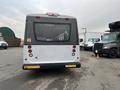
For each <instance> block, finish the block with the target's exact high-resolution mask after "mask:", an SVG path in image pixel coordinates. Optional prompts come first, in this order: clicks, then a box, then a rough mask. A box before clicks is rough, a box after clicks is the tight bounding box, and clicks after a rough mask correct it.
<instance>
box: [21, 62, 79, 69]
mask: <svg viewBox="0 0 120 90" xmlns="http://www.w3.org/2000/svg"><path fill="white" fill-rule="evenodd" d="M80 67H81V64H80V62H74V63H49V64H24V65H23V70H36V69H57V68H80Z"/></svg>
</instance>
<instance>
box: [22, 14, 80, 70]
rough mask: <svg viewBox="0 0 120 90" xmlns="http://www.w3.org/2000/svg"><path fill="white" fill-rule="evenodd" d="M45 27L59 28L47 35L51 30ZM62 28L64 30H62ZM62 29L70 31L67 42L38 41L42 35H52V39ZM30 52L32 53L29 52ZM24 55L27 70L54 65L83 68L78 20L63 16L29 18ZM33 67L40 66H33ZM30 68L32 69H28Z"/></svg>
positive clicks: (31, 16) (30, 16)
mask: <svg viewBox="0 0 120 90" xmlns="http://www.w3.org/2000/svg"><path fill="white" fill-rule="evenodd" d="M42 24H43V25H42ZM47 24H48V25H47ZM45 25H46V26H48V27H50V26H56V27H59V28H56V27H55V29H54V32H51V33H50V32H49V33H48V34H46V31H47V30H48V29H50V28H46V27H43V26H45ZM59 25H61V26H59ZM62 26H63V27H64V28H61V27H62ZM68 26H69V27H68ZM44 28H45V29H44ZM60 28H61V29H60ZM65 28H66V29H65ZM42 29H43V30H42ZM62 29H65V30H67V29H68V30H69V29H70V30H69V33H67V34H69V38H67V39H66V41H41V40H38V39H39V38H41V37H39V36H40V35H41V36H43V35H49V34H51V35H50V37H53V36H52V33H54V34H53V35H56V34H57V33H58V32H56V31H59V30H61V31H62ZM39 30H40V31H41V30H42V31H41V32H38V33H39V35H36V34H38V33H36V31H39ZM44 30H45V32H44ZM61 31H60V32H61ZM41 33H43V34H41ZM67 34H66V35H67ZM58 35H59V34H58ZM37 36H38V37H37ZM59 36H60V37H63V36H64V34H61V33H60V35H59ZM64 38H65V37H64ZM42 40H43V38H42ZM48 40H49V39H48ZM29 41H30V42H29ZM29 46H31V48H30V49H29V48H28V47H29ZM74 46H75V47H74ZM29 50H30V52H31V53H30V52H29ZM23 53H24V54H23V69H26V68H27V69H31V68H33V69H36V68H40V66H41V65H43V64H44V65H43V66H53V64H54V65H57V66H62V67H65V65H66V64H70V66H69V65H68V66H66V67H80V66H81V65H80V49H79V37H78V29H77V21H76V19H75V18H73V17H67V16H61V15H60V16H58V17H57V16H47V15H38V16H36V15H29V16H27V19H26V29H25V39H24V51H23ZM31 65H38V66H31ZM28 66H30V67H29V68H28Z"/></svg>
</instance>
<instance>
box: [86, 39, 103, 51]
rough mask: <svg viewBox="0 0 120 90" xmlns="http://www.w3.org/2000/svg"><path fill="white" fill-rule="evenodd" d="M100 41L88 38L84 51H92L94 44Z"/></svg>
mask: <svg viewBox="0 0 120 90" xmlns="http://www.w3.org/2000/svg"><path fill="white" fill-rule="evenodd" d="M100 40H101V39H100V38H89V39H88V41H87V42H86V43H85V44H84V49H87V50H92V49H93V46H94V44H95V43H96V42H99V41H100Z"/></svg>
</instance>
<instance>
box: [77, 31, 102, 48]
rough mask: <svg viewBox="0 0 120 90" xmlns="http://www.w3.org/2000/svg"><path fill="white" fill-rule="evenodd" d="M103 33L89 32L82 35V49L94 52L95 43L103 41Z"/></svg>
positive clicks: (80, 35) (80, 36)
mask: <svg viewBox="0 0 120 90" xmlns="http://www.w3.org/2000/svg"><path fill="white" fill-rule="evenodd" d="M102 35H103V33H101V32H87V33H86V35H85V33H80V34H79V38H80V47H81V48H82V49H85V50H92V48H93V46H94V43H96V42H99V41H101V36H102Z"/></svg>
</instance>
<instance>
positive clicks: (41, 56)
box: [24, 45, 80, 64]
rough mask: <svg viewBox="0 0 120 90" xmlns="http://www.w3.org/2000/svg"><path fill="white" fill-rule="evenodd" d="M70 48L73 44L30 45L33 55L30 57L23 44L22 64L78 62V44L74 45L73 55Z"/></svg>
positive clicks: (26, 47)
mask: <svg viewBox="0 0 120 90" xmlns="http://www.w3.org/2000/svg"><path fill="white" fill-rule="evenodd" d="M72 50H73V45H65V46H64V45H32V54H33V56H32V57H30V56H29V53H28V46H27V45H25V46H24V53H25V54H24V64H37V63H38V64H39V63H65V62H79V59H80V55H79V46H76V49H75V50H76V52H75V56H73V55H72V54H73V51H72ZM25 59H27V60H25Z"/></svg>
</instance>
